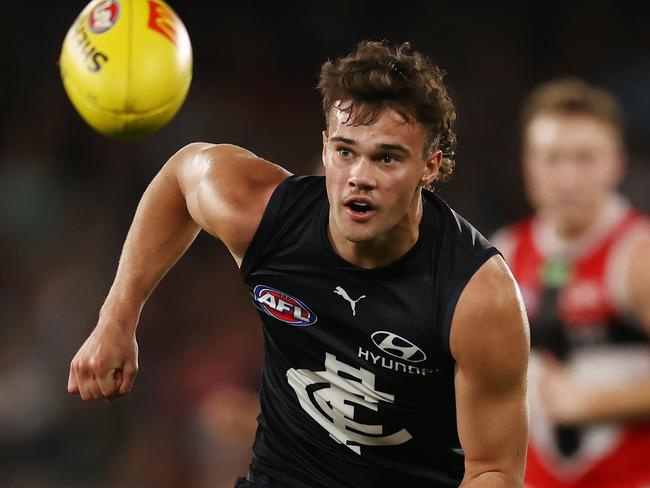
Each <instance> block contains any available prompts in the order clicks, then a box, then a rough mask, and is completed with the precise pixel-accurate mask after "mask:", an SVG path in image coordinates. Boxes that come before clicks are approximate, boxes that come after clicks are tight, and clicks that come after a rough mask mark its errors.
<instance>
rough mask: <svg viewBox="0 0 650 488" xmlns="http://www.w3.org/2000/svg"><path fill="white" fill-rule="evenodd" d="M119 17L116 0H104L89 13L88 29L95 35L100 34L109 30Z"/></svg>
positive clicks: (118, 5) (118, 6) (118, 7)
mask: <svg viewBox="0 0 650 488" xmlns="http://www.w3.org/2000/svg"><path fill="white" fill-rule="evenodd" d="M119 15H120V4H119V3H118V2H117V0H104V1H102V2H99V4H98V5H97V6H96V7H95V8H94V9H92V10H91V11H90V15H89V16H88V27H90V30H91V32H93V33H95V34H102V33H104V32H106V31H108V30H110V29H111V28H112V27H113V26H114V25H115V24H116V23H117V18H118V16H119Z"/></svg>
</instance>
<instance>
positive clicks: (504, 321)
mask: <svg viewBox="0 0 650 488" xmlns="http://www.w3.org/2000/svg"><path fill="white" fill-rule="evenodd" d="M488 338H489V340H488ZM516 345H517V346H519V347H516ZM450 346H451V352H452V355H453V356H454V358H455V359H456V360H457V361H461V362H462V361H463V360H464V359H465V360H470V361H473V360H474V359H477V358H480V357H485V353H486V347H488V348H489V347H492V346H494V347H495V348H496V351H494V352H496V353H498V352H499V351H501V352H503V353H504V355H505V356H508V355H512V354H514V351H519V353H520V354H522V355H527V351H528V347H529V330H528V322H527V320H526V316H525V311H524V306H523V301H522V298H521V295H520V293H519V288H518V286H517V283H516V281H515V279H514V277H513V275H512V273H511V272H510V270H509V268H508V266H507V265H506V263H505V261H504V260H503V258H502V257H501V256H499V255H496V256H492V257H491V258H490V259H488V260H487V261H486V262H485V263H484V264H483V265H482V266H481V267H480V268H479V269H478V270H477V271H476V273H475V274H474V275H473V276H472V278H471V279H470V281H469V282H468V283H467V285H466V287H465V289H464V290H463V293H462V295H461V297H460V299H459V302H458V305H457V307H456V311H455V313H454V319H453V326H452V331H451V337H450ZM508 351H509V352H508ZM479 362H480V359H479Z"/></svg>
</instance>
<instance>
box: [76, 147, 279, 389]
mask: <svg viewBox="0 0 650 488" xmlns="http://www.w3.org/2000/svg"><path fill="white" fill-rule="evenodd" d="M287 176H288V173H287V172H286V171H285V170H283V169H282V168H280V167H279V166H276V165H274V164H272V163H269V162H268V161H265V160H263V159H260V158H258V157H256V156H255V155H254V154H252V153H250V152H249V151H246V150H244V149H242V148H239V147H236V146H231V145H214V144H205V143H195V144H190V145H188V146H186V147H185V148H183V149H181V150H180V151H179V152H178V153H176V154H175V155H174V156H172V157H171V158H170V159H169V161H168V162H167V163H166V164H165V165H164V166H163V168H162V169H161V170H160V172H159V173H158V174H157V175H156V176H155V178H154V179H153V180H152V182H151V184H150V185H149V187H148V188H147V190H146V191H145V193H144V195H143V196H142V199H141V201H140V204H139V205H138V209H137V211H136V214H135V217H134V219H133V223H132V224H131V228H130V230H129V232H128V235H127V238H126V241H125V243H124V247H123V250H122V254H121V257H120V262H119V265H118V269H117V273H116V276H115V280H114V282H113V285H112V286H111V289H110V291H109V293H108V296H107V298H106V300H105V302H104V305H103V306H102V308H101V311H100V314H99V320H98V323H97V326H96V327H95V329H94V330H93V332H92V333H91V335H90V337H88V339H87V340H86V342H85V343H84V344H83V345H82V346H81V348H80V349H79V351H78V352H77V354H76V355H75V357H74V358H73V360H72V362H71V365H70V374H69V377H68V391H69V392H70V393H73V394H76V393H79V395H80V396H81V398H82V399H84V400H91V399H94V398H114V397H115V396H118V395H119V396H121V395H126V394H127V393H128V392H129V390H130V389H131V386H132V383H133V379H134V377H135V375H136V373H137V369H138V364H137V356H138V348H137V342H136V339H135V330H136V327H137V324H138V320H139V316H140V312H141V310H142V307H143V306H144V304H145V302H146V300H147V298H148V297H149V296H150V294H151V293H152V292H153V290H154V288H155V287H156V285H157V284H158V282H159V281H160V280H161V279H162V277H163V276H164V275H165V274H166V273H167V271H168V270H169V269H170V268H171V267H172V266H173V265H174V264H175V263H176V262H177V261H178V259H180V257H181V256H182V255H183V254H184V253H185V251H186V250H187V248H188V247H189V246H190V245H191V244H192V242H193V241H194V239H195V238H196V236H197V234H198V233H199V231H200V230H201V229H204V230H205V231H207V232H209V233H210V234H212V235H213V236H215V237H216V238H218V239H221V240H222V241H223V242H224V244H225V245H226V246H227V247H228V249H229V251H230V252H231V254H232V255H233V257H234V258H235V260H236V261H237V264H240V263H241V260H242V258H243V256H244V253H245V252H246V248H247V247H248V244H249V243H250V241H251V239H252V237H253V234H254V233H255V230H256V229H257V226H258V225H259V222H260V220H261V218H262V214H263V212H264V208H265V207H266V204H267V203H268V201H269V199H270V197H271V194H272V193H273V190H274V189H275V188H276V187H277V185H278V184H279V183H280V182H281V181H282V180H283V179H284V178H286V177H287Z"/></svg>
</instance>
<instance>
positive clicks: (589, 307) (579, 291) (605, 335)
mask: <svg viewBox="0 0 650 488" xmlns="http://www.w3.org/2000/svg"><path fill="white" fill-rule="evenodd" d="M649 237H650V220H648V218H647V217H646V216H644V215H642V214H641V213H639V212H637V211H635V210H634V209H632V208H631V207H630V206H629V204H628V203H627V202H626V201H625V200H623V199H622V198H621V197H619V196H616V197H613V198H612V199H611V200H610V201H609V202H608V204H607V205H606V206H605V208H604V209H603V211H602V212H601V215H600V216H599V218H598V219H597V221H596V222H595V223H594V225H592V227H591V229H590V230H589V231H588V232H586V233H585V234H584V235H583V236H581V237H580V238H579V239H576V240H575V241H571V242H566V241H563V240H562V239H561V238H560V237H559V236H558V235H557V234H556V233H555V232H554V229H553V228H552V226H551V225H550V224H549V223H548V222H546V221H545V220H544V219H543V218H542V217H541V216H539V215H535V216H533V217H531V218H528V219H526V220H524V221H522V222H519V223H517V224H514V225H513V226H511V227H508V228H506V229H504V230H501V231H499V232H498V233H497V234H496V235H495V236H494V238H493V239H492V242H493V243H494V244H495V245H496V246H497V247H498V248H499V249H500V250H501V252H502V253H503V255H504V258H505V259H506V261H507V262H508V265H509V266H510V268H511V270H512V272H513V274H514V276H515V278H516V279H517V282H518V284H519V287H520V289H521V292H522V296H523V298H524V302H525V304H526V309H527V311H528V317H529V320H530V326H531V342H532V346H533V347H532V352H531V361H530V367H529V401H530V410H531V426H530V445H529V454H528V464H527V472H526V486H527V487H529V488H587V487H589V488H619V487H620V488H650V423H645V424H642V423H640V424H636V425H631V424H627V425H623V424H617V423H599V424H590V425H587V426H581V427H575V428H572V427H570V428H558V427H557V426H555V425H552V424H551V423H550V422H549V420H548V418H547V415H546V413H545V412H544V408H543V404H542V403H541V401H540V396H539V377H540V371H541V368H542V367H543V366H542V361H541V357H542V356H541V354H543V353H545V354H548V353H551V354H553V355H554V356H556V357H557V358H558V359H559V360H561V361H562V362H564V364H565V365H566V366H567V367H568V368H569V369H570V370H571V371H572V372H573V374H574V375H575V377H576V378H578V380H579V381H580V382H581V384H584V385H589V386H592V387H596V388H597V387H598V386H599V385H603V387H608V386H609V387H611V385H621V384H624V383H626V382H630V383H633V382H635V381H638V379H639V378H641V377H647V376H649V375H650V338H649V337H648V335H647V333H646V332H645V331H644V328H643V327H642V326H641V324H639V323H638V322H636V321H635V319H634V317H633V315H632V314H631V313H630V307H629V298H628V296H627V289H626V288H627V286H626V283H627V276H626V273H627V270H628V269H629V265H630V263H629V259H630V256H631V251H632V250H633V249H634V247H635V245H636V244H637V243H638V242H639V240H641V239H648V238H649Z"/></svg>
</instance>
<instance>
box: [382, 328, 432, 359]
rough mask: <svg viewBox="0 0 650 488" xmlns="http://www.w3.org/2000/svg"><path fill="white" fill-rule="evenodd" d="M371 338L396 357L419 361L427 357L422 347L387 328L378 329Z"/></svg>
mask: <svg viewBox="0 0 650 488" xmlns="http://www.w3.org/2000/svg"><path fill="white" fill-rule="evenodd" d="M370 338H371V339H372V342H374V343H375V346H377V347H378V348H379V349H381V350H382V351H384V352H385V353H386V354H390V355H391V356H394V357H396V358H400V359H403V360H404V361H410V362H412V363H419V362H422V361H424V360H425V359H426V358H427V355H426V354H425V353H424V351H423V350H422V349H420V348H419V347H418V346H416V345H415V344H413V343H412V342H411V341H408V340H406V339H404V338H403V337H400V336H398V335H397V334H393V333H392V332H388V331H385V330H378V331H377V332H375V333H373V334H372V335H371V336H370Z"/></svg>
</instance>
